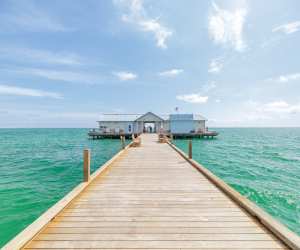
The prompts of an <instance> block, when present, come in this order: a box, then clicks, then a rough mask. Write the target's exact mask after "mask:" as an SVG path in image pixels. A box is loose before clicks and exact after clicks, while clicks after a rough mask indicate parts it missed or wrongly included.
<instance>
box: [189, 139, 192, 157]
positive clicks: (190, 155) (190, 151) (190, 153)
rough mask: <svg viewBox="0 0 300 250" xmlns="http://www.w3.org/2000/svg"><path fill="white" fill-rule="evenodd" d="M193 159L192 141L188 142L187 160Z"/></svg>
mask: <svg viewBox="0 0 300 250" xmlns="http://www.w3.org/2000/svg"><path fill="white" fill-rule="evenodd" d="M192 158H193V144H192V140H189V159H192Z"/></svg>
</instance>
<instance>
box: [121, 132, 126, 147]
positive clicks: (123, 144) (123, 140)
mask: <svg viewBox="0 0 300 250" xmlns="http://www.w3.org/2000/svg"><path fill="white" fill-rule="evenodd" d="M121 144H122V149H124V148H125V136H124V135H122V136H121Z"/></svg>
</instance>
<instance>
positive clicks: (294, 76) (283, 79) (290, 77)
mask: <svg viewBox="0 0 300 250" xmlns="http://www.w3.org/2000/svg"><path fill="white" fill-rule="evenodd" d="M298 79H300V73H295V74H287V75H280V76H279V77H275V78H268V79H267V80H266V81H277V82H289V81H295V80H298Z"/></svg>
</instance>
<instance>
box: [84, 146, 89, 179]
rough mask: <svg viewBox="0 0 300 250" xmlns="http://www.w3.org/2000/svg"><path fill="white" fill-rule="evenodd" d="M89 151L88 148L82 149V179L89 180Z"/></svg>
mask: <svg viewBox="0 0 300 250" xmlns="http://www.w3.org/2000/svg"><path fill="white" fill-rule="evenodd" d="M90 166H91V152H90V150H89V149H85V150H83V181H84V182H88V181H89V180H90Z"/></svg>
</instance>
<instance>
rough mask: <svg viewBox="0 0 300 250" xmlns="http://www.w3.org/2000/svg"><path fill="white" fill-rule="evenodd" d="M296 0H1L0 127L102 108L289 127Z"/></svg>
mask: <svg viewBox="0 0 300 250" xmlns="http://www.w3.org/2000/svg"><path fill="white" fill-rule="evenodd" d="M299 13H300V2H299V1H298V0H277V1H274V0H264V1H261V0H251V1H250V0H248V1H246V0H245V1H244V0H236V1H235V0H225V1H224V0H222V1H221V0H215V1H198V0H186V1H179V0H178V1H174V0H172V1H171V0H161V1H154V0H153V1H151V0H144V1H142V0H132V1H130V0H128V1H125V0H114V1H108V0H105V1H97V0H86V1H68V0H64V1H60V0H51V1H32V0H26V1H25V0H24V1H22V0H14V1H13V0H2V1H0V127H95V126H96V122H95V121H96V120H97V119H98V118H99V115H100V114H101V113H144V112H146V111H153V112H155V113H158V114H168V113H172V112H174V109H175V107H178V108H179V112H181V113H199V114H202V115H203V116H205V117H207V118H208V120H209V122H208V125H209V126H215V127H216V126H220V127H221V126H222V127H223V126H234V127H240V126H299V124H300V95H299V93H300V64H299V58H300V57H299V56H300V52H299V51H300V50H299V49H300V48H299V47H300V14H299Z"/></svg>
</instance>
